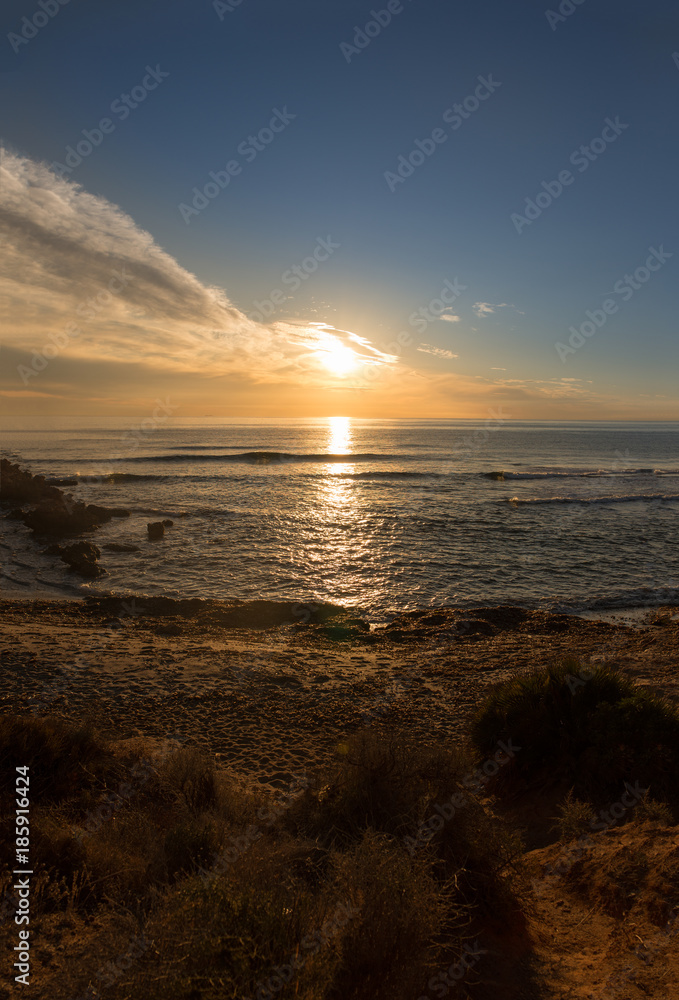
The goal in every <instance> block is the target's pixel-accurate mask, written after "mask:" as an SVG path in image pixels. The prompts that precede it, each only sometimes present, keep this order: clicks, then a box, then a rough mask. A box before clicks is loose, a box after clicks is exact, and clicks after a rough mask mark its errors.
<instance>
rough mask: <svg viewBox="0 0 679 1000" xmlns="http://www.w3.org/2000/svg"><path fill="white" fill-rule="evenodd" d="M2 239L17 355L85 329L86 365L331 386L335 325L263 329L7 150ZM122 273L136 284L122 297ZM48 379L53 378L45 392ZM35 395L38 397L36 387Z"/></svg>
mask: <svg viewBox="0 0 679 1000" xmlns="http://www.w3.org/2000/svg"><path fill="white" fill-rule="evenodd" d="M0 238H1V239H2V242H3V265H2V271H1V272H0V294H2V296H3V299H4V302H5V303H6V306H5V308H6V310H7V313H6V316H5V329H6V333H5V337H4V343H5V344H6V345H7V346H8V347H9V348H11V349H14V350H15V351H17V352H27V353H28V355H29V356H30V352H32V351H33V350H36V351H38V352H40V351H41V347H42V345H43V344H45V343H47V341H48V337H49V335H50V334H55V335H59V334H61V333H62V332H63V331H64V330H65V329H66V328H67V327H68V325H69V324H75V325H76V327H77V328H78V330H79V332H78V334H77V335H74V336H73V337H71V338H69V339H68V343H67V346H65V347H64V348H63V349H62V353H63V354H64V355H66V356H67V357H68V359H69V361H71V362H73V363H74V364H75V363H76V362H88V363H89V364H90V366H91V365H92V364H93V363H96V364H98V365H99V366H102V365H109V366H115V365H121V364H122V365H130V364H139V365H143V366H144V367H145V369H146V370H147V371H149V370H152V371H153V370H155V371H156V372H158V373H165V374H168V375H169V374H179V373H192V374H195V375H200V376H204V377H214V376H219V375H233V376H239V377H244V378H248V379H250V380H252V381H260V382H261V381H286V382H293V383H294V382H295V381H298V382H302V383H304V384H310V382H311V383H313V382H314V381H316V383H318V384H320V383H322V382H323V381H324V380H325V381H327V377H328V372H327V368H324V367H323V365H322V363H321V361H322V355H321V354H319V353H318V352H319V349H321V350H322V347H323V339H324V338H325V340H326V342H327V337H328V336H329V331H330V330H332V328H331V327H329V326H327V325H324V324H313V323H312V324H306V325H305V324H297V323H295V324H292V323H284V322H279V323H273V324H271V325H264V324H259V323H256V322H254V321H253V320H251V319H249V318H248V317H247V316H245V315H244V314H243V313H242V312H241V311H240V310H239V309H238V308H236V307H235V306H234V305H233V303H232V302H231V301H230V300H229V298H228V296H227V294H226V292H225V291H224V289H222V288H217V287H214V286H209V285H205V284H203V282H201V281H200V280H199V279H198V278H197V277H196V276H195V275H193V274H191V273H190V272H189V271H187V270H186V269H185V268H183V267H182V266H181V265H180V264H179V263H178V262H177V261H176V260H175V259H174V258H173V257H172V256H171V255H170V254H168V253H166V252H165V251H164V250H163V249H162V248H161V247H159V246H158V245H157V243H156V242H155V241H154V239H153V237H152V236H151V235H150V234H149V233H147V232H145V231H144V230H143V229H141V228H140V227H139V226H137V225H136V223H135V222H134V220H133V219H132V218H131V217H130V216H129V215H127V214H126V213H125V212H123V211H122V210H121V209H120V208H119V207H118V206H116V205H114V204H112V203H111V202H109V201H107V200H106V199H104V198H101V197H98V196H95V195H92V194H89V193H88V192H86V191H84V190H83V189H82V187H81V186H80V185H79V184H76V183H74V182H72V181H69V180H66V179H62V178H60V177H57V176H56V175H55V174H54V173H52V172H51V171H50V170H49V168H48V167H47V166H45V165H44V164H41V163H38V162H35V161H33V160H31V159H29V158H27V157H24V156H20V155H17V154H15V153H12V152H9V151H7V150H4V149H0ZM115 274H118V275H120V274H123V275H124V276H125V281H124V282H122V285H123V287H122V288H117V286H116V288H117V290H116V293H115V294H113V295H111V294H110V293H107V289H108V288H109V287H110V282H111V279H112V277H113V276H114V275H115ZM119 284H121V282H118V283H117V285H119ZM97 296H99V297H100V298H99V299H97ZM88 302H89V303H90V305H89V306H88ZM92 303H94V305H92ZM100 303H101V304H100ZM321 327H322V328H323V329H320V328H321ZM333 337H335V338H336V340H337V343H339V344H342V345H345V346H346V348H347V349H350V350H351V351H352V352H353V353H354V354H356V355H357V358H358V360H359V362H360V363H362V364H373V365H374V364H378V365H390V364H392V363H394V362H395V361H396V360H397V359H396V358H394V357H392V356H391V355H387V354H384V353H383V352H381V351H378V350H377V349H375V348H373V346H372V344H371V343H370V342H369V341H368V340H367V339H365V338H363V337H360V336H359V335H357V334H352V333H350V332H348V331H342V330H338V331H334V332H333ZM111 371H113V367H111ZM48 380H49V379H48V375H47V373H46V374H45V376H43V375H41V379H40V381H41V384H40V386H39V390H40V391H42V390H43V389H44V386H45V385H46V383H47V381H48ZM15 381H16V380H15ZM8 389H10V390H11V389H13V385H9V386H8ZM31 389H32V390H33V391H37V390H38V387H37V386H36V384H35V382H32V383H31Z"/></svg>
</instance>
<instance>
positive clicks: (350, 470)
mask: <svg viewBox="0 0 679 1000" xmlns="http://www.w3.org/2000/svg"><path fill="white" fill-rule="evenodd" d="M9 423H10V422H9V421H7V420H6V421H5V430H4V432H3V440H4V452H3V454H4V455H5V456H6V457H9V458H11V459H12V460H13V461H19V462H20V463H22V464H23V465H24V467H26V468H28V469H29V470H30V471H31V472H34V473H41V474H44V475H45V476H47V477H48V478H68V479H72V480H74V481H75V483H76V485H73V486H70V487H68V488H67V492H68V491H71V492H73V494H74V496H75V497H76V498H77V499H81V500H84V501H86V502H91V503H97V504H104V505H111V506H122V507H126V508H127V509H129V510H130V511H131V516H130V517H129V518H128V519H125V520H120V519H114V520H113V521H112V522H111V523H109V524H107V525H104V526H103V527H101V528H100V529H99V530H98V531H97V532H96V533H95V535H94V536H93V541H95V543H96V544H97V545H99V546H100V547H101V546H102V545H103V544H104V543H106V542H125V543H131V544H135V545H138V546H139V551H138V552H135V553H113V552H107V551H103V550H102V558H101V562H100V564H101V566H102V567H103V568H104V569H105V570H106V576H104V577H102V578H101V579H99V580H95V581H81V580H80V578H78V577H76V576H74V575H72V574H70V573H69V572H68V571H67V570H66V569H65V567H64V565H63V563H61V562H60V561H59V560H58V558H56V557H54V556H49V555H46V554H44V553H43V551H42V548H41V546H40V545H36V542H35V540H34V539H32V537H31V534H30V532H29V531H28V529H27V528H25V527H24V525H23V524H21V523H19V522H17V521H9V520H6V519H1V520H0V527H1V536H0V545H1V546H2V552H3V569H2V578H3V585H4V589H5V591H6V592H8V593H9V592H17V591H19V592H28V591H30V590H31V589H33V590H36V589H37V590H42V591H51V592H54V593H55V594H58V593H64V594H67V593H68V594H75V593H80V594H83V595H84V594H88V593H107V592H110V591H113V592H115V593H127V594H149V595H151V594H154V595H157V594H164V595H166V596H177V597H180V596H181V597H213V598H239V599H241V600H249V599H254V598H267V599H275V600H295V601H308V600H322V601H331V602H334V603H337V604H342V605H345V606H351V607H354V608H356V609H358V610H360V611H361V612H363V613H364V614H366V615H367V616H368V617H369V618H370V620H371V621H373V622H384V621H387V620H389V618H390V617H391V616H393V615H394V614H395V613H398V612H401V611H404V610H409V609H414V608H421V607H424V606H440V605H449V606H457V607H480V606H492V605H496V604H512V605H520V606H523V607H527V608H542V609H545V610H551V611H564V612H575V613H578V612H592V611H603V610H606V609H616V608H631V607H643V606H657V605H660V604H663V603H672V602H676V601H677V600H679V546H678V545H677V524H678V521H679V423H610V422H606V423H586V422H573V423H531V422H520V421H503V420H502V419H501V418H498V419H492V418H489V419H488V420H487V421H483V420H482V421H461V420H355V419H349V418H345V417H332V418H319V419H301V418H300V419H285V420H272V419H264V418H262V419H253V418H241V419H222V418H219V419H218V418H196V419H193V420H191V419H186V420H180V419H176V418H171V417H167V416H163V415H162V413H160V414H159V413H158V411H156V416H155V417H154V418H147V419H145V420H142V419H140V420H137V421H134V420H131V419H130V420H127V421H120V420H114V419H113V418H111V419H99V420H97V421H96V422H95V421H92V420H91V419H90V420H86V419H84V418H82V419H81V418H69V419H61V420H58V421H53V422H52V426H51V427H50V429H49V430H45V429H44V428H43V429H41V428H40V427H39V422H38V421H37V420H27V419H26V420H18V419H17V420H15V421H13V422H11V426H8V424H9ZM162 518H170V519H171V520H173V521H174V525H173V527H171V528H169V529H167V531H166V533H165V536H164V538H163V539H161V540H159V541H149V540H148V537H147V531H146V524H147V522H149V521H154V520H158V519H162Z"/></svg>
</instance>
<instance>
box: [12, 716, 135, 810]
mask: <svg viewBox="0 0 679 1000" xmlns="http://www.w3.org/2000/svg"><path fill="white" fill-rule="evenodd" d="M23 765H27V766H28V767H29V768H30V796H31V802H32V803H33V804H36V803H39V802H48V801H51V802H57V801H60V800H61V799H64V798H66V797H67V796H69V795H72V794H73V793H74V791H77V792H81V791H82V789H88V788H93V787H101V788H103V787H106V786H107V784H108V783H109V782H111V781H113V780H115V779H116V777H118V776H119V775H120V773H121V771H122V768H121V765H120V763H119V762H118V761H116V760H115V758H114V756H113V754H111V753H110V752H109V751H108V750H107V749H106V747H105V746H104V745H103V744H102V743H101V742H99V741H98V740H97V739H96V738H95V736H94V735H93V733H92V731H91V730H90V729H88V728H87V727H74V726H67V725H66V724H64V723H61V722H58V721H53V720H47V719H40V718H33V717H32V716H18V715H5V716H2V717H0V790H1V791H2V792H10V790H11V791H13V790H14V783H15V780H16V770H15V769H16V768H17V767H21V766H23Z"/></svg>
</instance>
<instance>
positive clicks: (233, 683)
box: [0, 598, 679, 788]
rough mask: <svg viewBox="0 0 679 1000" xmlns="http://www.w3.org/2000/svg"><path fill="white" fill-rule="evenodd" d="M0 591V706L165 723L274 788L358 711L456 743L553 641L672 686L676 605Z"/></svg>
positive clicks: (328, 748) (162, 735)
mask: <svg viewBox="0 0 679 1000" xmlns="http://www.w3.org/2000/svg"><path fill="white" fill-rule="evenodd" d="M0 606H1V608H2V620H3V624H2V645H1V648H0V651H1V654H2V670H1V671H0V707H1V710H3V711H10V710H11V711H17V710H18V711H29V712H35V713H37V714H51V715H58V716H60V717H63V718H69V719H77V720H83V719H86V720H87V721H89V722H90V723H91V724H92V725H93V726H94V727H95V728H96V730H97V731H98V732H99V733H100V734H101V735H102V736H105V737H108V738H111V739H117V740H123V739H130V738H132V737H136V738H139V737H144V738H145V739H147V740H150V741H161V740H165V739H167V738H168V737H175V738H178V739H180V740H182V741H184V742H186V743H189V744H192V745H197V746H200V747H202V748H203V749H204V750H205V751H206V752H207V753H209V754H210V755H211V756H213V757H214V759H215V762H216V763H217V765H218V766H219V767H221V768H224V769H227V770H229V771H232V772H233V773H234V774H238V775H241V776H243V777H245V778H247V779H248V780H252V781H254V782H257V783H259V784H262V785H270V786H272V787H274V788H276V787H278V788H282V787H287V786H288V785H289V783H290V780H291V778H292V776H293V775H294V774H299V773H306V772H307V771H308V770H309V769H313V768H314V767H316V766H317V765H319V764H321V763H323V761H325V760H327V759H328V757H330V756H331V755H332V754H333V752H334V750H335V749H336V747H337V744H338V743H339V742H341V741H342V739H343V738H345V737H346V736H347V735H348V734H350V733H351V732H354V731H355V730H356V729H358V728H360V727H362V726H366V725H368V726H372V727H376V728H385V727H386V728H392V727H397V728H400V727H407V729H408V730H409V732H411V733H413V734H415V735H416V736H417V737H418V738H419V739H420V740H421V741H422V742H425V743H426V742H434V741H437V740H440V739H444V740H451V741H453V742H461V741H462V740H464V738H465V734H466V731H467V727H468V724H469V720H470V717H471V714H472V712H473V710H474V708H475V707H476V706H477V705H478V704H479V702H480V700H481V699H482V697H483V694H484V691H485V690H486V689H487V688H488V687H489V686H490V685H492V684H495V683H497V682H498V681H501V680H503V679H505V678H506V677H508V676H510V675H511V674H512V673H514V672H515V671H516V670H519V669H523V668H527V667H531V666H533V667H539V666H542V665H544V664H546V663H549V662H550V661H552V660H554V659H557V658H559V657H561V656H563V655H567V654H572V655H576V656H579V657H582V658H583V659H586V660H588V661H593V662H608V663H611V664H613V665H615V666H617V667H619V668H621V669H622V670H624V671H626V672H628V673H629V674H630V675H631V676H632V677H633V678H634V679H635V680H636V681H637V682H638V683H639V684H641V685H643V686H646V687H649V688H652V689H654V690H656V691H660V692H662V693H663V694H666V695H668V696H669V697H671V698H673V699H679V669H678V668H679V624H678V622H679V618H678V617H677V614H676V609H674V610H672V609H670V610H668V611H667V612H666V614H665V617H661V616H657V615H656V617H657V618H659V621H660V622H661V623H660V624H648V623H646V624H644V623H643V622H641V623H640V621H639V616H636V617H635V616H631V617H630V618H629V620H630V621H632V622H633V624H632V625H629V624H628V625H624V624H612V623H611V622H609V621H593V620H586V619H583V618H577V617H574V616H564V615H550V614H547V613H545V612H532V613H531V612H519V611H518V609H511V608H498V609H485V610H483V611H477V612H468V611H467V612H457V611H454V610H450V611H443V612H441V611H431V610H430V611H425V612H422V613H420V614H419V615H409V616H400V618H397V619H396V620H395V621H394V622H393V623H392V624H391V626H389V627H388V628H382V629H370V630H369V631H365V632H362V631H360V630H359V629H356V628H352V627H349V628H341V627H335V625H334V624H333V623H332V622H331V623H330V625H329V626H328V625H327V624H326V626H322V625H314V624H310V625H307V626H304V625H289V624H288V625H282V626H281V625H274V626H272V627H266V628H256V627H251V623H252V620H253V619H252V614H251V611H252V606H251V605H240V606H239V607H238V608H236V611H237V612H238V614H237V615H235V621H236V622H238V621H247V622H249V623H250V626H249V627H237V625H235V624H234V610H233V608H234V606H233V604H228V602H207V603H206V602H203V605H201V602H198V605H196V604H192V605H191V606H188V605H182V604H181V602H164V603H163V606H162V612H163V613H162V614H152V613H140V610H139V609H140V608H143V602H141V603H140V602H136V604H135V602H134V601H130V599H129V598H128V599H115V598H112V599H110V600H106V601H99V602H97V601H75V602H74V601H68V602H61V601H44V600H41V601H25V600H24V601H18V600H3V601H2V602H1V605H0ZM150 607H151V606H150V605H149V606H148V607H147V609H146V610H147V611H148V610H149V609H150ZM154 607H155V605H154ZM196 607H198V609H199V610H198V612H196V610H195V609H196ZM267 607H269V606H268V605H267ZM270 607H271V608H273V609H274V612H276V606H274V605H271V606H270ZM280 607H283V606H280ZM156 610H157V608H156ZM168 612H170V613H168ZM172 612H177V613H172ZM279 617H281V616H279ZM282 617H283V618H285V615H284V614H283V615H282ZM345 617H346V616H345ZM647 617H648V615H647ZM264 618H265V619H266V615H265V616H264ZM269 618H270V619H271V620H276V613H272V614H270V615H269ZM340 618H341V616H340ZM255 620H256V619H255ZM347 620H349V621H350V622H353V621H355V619H354V618H351V616H349V618H348V619H347ZM265 624H266V621H265ZM336 633H337V634H336Z"/></svg>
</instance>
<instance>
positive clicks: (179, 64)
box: [0, 0, 679, 420]
mask: <svg viewBox="0 0 679 1000" xmlns="http://www.w3.org/2000/svg"><path fill="white" fill-rule="evenodd" d="M0 19H1V21H0V27H1V28H2V30H1V31H0V87H1V88H2V92H1V93H2V101H1V104H0V106H1V107H2V112H1V113H0V143H1V144H2V163H1V166H0V226H1V227H2V251H1V254H2V256H1V258H0V291H1V294H2V327H3V337H2V354H1V360H2V365H1V372H0V399H1V401H2V402H1V407H2V413H3V414H4V415H6V416H10V417H12V416H15V415H23V416H33V417H36V416H38V417H40V416H44V417H46V418H47V417H49V416H56V415H83V416H89V415H91V416H97V415H117V414H120V415H129V414H134V415H143V414H144V413H145V412H147V411H149V410H150V409H152V408H153V407H154V405H156V402H155V401H156V400H157V399H159V398H160V399H162V400H170V401H171V403H172V405H173V406H176V407H177V408H178V411H177V412H179V413H180V414H181V415H182V416H186V417H194V416H207V415H209V416H272V417H275V416H281V417H283V416H329V415H338V414H341V415H348V416H354V417H385V418H387V417H388V418H395V417H437V418H440V417H470V418H475V419H479V418H483V417H485V418H488V417H492V416H494V415H496V414H498V413H501V415H502V416H503V418H505V419H541V420H542V419H587V420H591V419H602V420H603V419H616V420H617V419H648V420H653V419H658V420H666V419H677V418H678V417H679V405H678V403H679V392H678V390H677V378H676V372H677V362H678V361H679V347H678V344H679V337H677V332H678V331H677V325H678V324H677V295H676V289H677V287H679V226H678V202H677V184H676V177H677V166H678V160H679V157H678V153H679V137H678V133H677V128H676V120H677V103H678V100H679V10H678V9H677V7H676V3H674V2H670V0H651V2H647V3H645V4H643V5H642V4H639V3H637V2H633V0H580V2H579V3H577V2H576V0H561V2H560V3H558V4H557V3H553V4H551V6H548V5H547V0H523V2H522V3H521V4H508V3H507V2H506V0H475V2H474V3H473V4H472V3H469V4H463V3H455V2H444V0H387V2H384V0H377V2H376V3H374V4H372V5H371V4H370V3H369V2H365V3H364V2H354V0H285V2H282V0H240V2H237V0H226V2H220V0H217V2H215V3H213V2H211V0H193V2H191V3H189V2H188V0H183V2H180V0H147V2H145V0H134V2H132V0H98V2H96V3H94V2H91V0H69V2H66V3H65V2H63V0H61V2H60V0H5V3H4V4H3V10H2V14H1V15H0Z"/></svg>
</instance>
